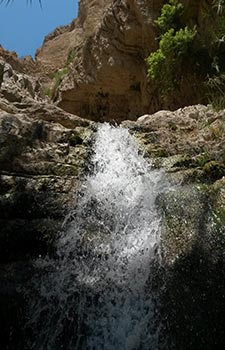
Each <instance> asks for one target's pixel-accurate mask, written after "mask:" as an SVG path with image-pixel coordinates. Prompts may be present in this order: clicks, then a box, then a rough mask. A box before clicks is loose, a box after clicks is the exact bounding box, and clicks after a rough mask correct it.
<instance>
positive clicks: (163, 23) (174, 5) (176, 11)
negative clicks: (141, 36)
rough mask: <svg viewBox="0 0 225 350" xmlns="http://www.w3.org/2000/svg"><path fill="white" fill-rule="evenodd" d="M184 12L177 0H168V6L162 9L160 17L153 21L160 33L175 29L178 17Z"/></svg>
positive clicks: (177, 24)
mask: <svg viewBox="0 0 225 350" xmlns="http://www.w3.org/2000/svg"><path fill="white" fill-rule="evenodd" d="M183 11H184V6H183V5H182V4H181V3H179V2H178V1H177V0H170V1H169V3H168V4H165V5H164V6H163V7H162V10H161V15H160V16H159V17H158V18H157V20H156V21H155V23H156V25H157V27H158V28H159V29H160V31H161V32H162V33H165V32H167V31H168V30H169V29H170V28H174V29H177V26H179V17H180V16H181V14H182V13H183Z"/></svg>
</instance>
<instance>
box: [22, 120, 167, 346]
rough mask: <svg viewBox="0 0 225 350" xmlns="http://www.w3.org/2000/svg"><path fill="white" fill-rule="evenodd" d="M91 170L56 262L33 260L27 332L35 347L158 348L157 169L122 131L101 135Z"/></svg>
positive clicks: (108, 129)
mask: <svg viewBox="0 0 225 350" xmlns="http://www.w3.org/2000/svg"><path fill="white" fill-rule="evenodd" d="M92 162H93V171H92V174H91V175H89V176H88V177H87V178H86V181H85V183H84V185H83V188H82V189H81V191H80V193H79V199H78V202H77V204H76V207H75V208H74V209H73V210H72V211H71V214H70V216H69V219H68V222H67V229H66V232H65V233H62V234H61V235H60V237H59V239H58V242H57V254H56V257H55V258H54V259H52V258H45V259H39V260H37V261H36V262H35V265H36V268H37V276H34V278H33V281H32V286H31V288H32V290H33V296H32V298H31V297H30V301H29V304H30V305H29V315H28V319H29V321H28V323H27V329H28V330H30V333H31V336H30V339H29V342H28V348H29V349H35V350H57V349H66V350H76V349H79V350H157V349H158V341H159V339H158V333H159V327H160V322H158V321H156V318H157V316H156V314H157V311H156V304H157V303H156V298H157V295H156V293H155V292H154V291H153V290H152V272H151V271H152V269H151V265H152V264H153V261H155V260H157V259H159V249H158V246H159V244H158V243H159V238H160V217H159V215H158V213H157V209H156V205H155V200H156V197H157V196H158V194H159V193H160V192H161V191H162V190H163V187H164V183H165V182H164V179H163V173H162V171H160V170H154V169H151V166H150V165H149V164H148V163H147V162H146V160H145V159H144V158H143V157H142V156H141V155H140V154H139V152H138V145H137V142H136V140H135V139H134V138H133V137H132V136H131V135H130V134H129V132H128V130H126V129H124V128H122V127H117V128H115V127H112V126H110V125H108V124H102V125H101V126H99V129H98V131H97V135H96V140H95V145H94V155H93V159H92Z"/></svg>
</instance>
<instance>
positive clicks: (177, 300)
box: [0, 0, 225, 350]
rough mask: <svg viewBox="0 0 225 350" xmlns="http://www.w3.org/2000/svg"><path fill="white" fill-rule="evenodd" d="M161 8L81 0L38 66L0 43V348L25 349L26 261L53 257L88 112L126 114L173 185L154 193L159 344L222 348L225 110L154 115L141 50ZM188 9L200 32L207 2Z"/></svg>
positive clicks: (86, 142) (88, 137)
mask: <svg viewBox="0 0 225 350" xmlns="http://www.w3.org/2000/svg"><path fill="white" fill-rule="evenodd" d="M161 3H162V2H161V1H153V0H150V1H147V0H126V1H118V0H114V1H112V0H108V1H107V0H102V1H100V0H99V1H88V0H81V1H80V5H79V16H78V18H77V19H76V20H74V21H73V22H72V24H71V25H69V26H66V27H62V28H58V29H56V30H55V31H54V32H53V33H52V34H50V35H49V36H48V37H47V38H46V39H45V42H44V45H43V47H42V48H41V49H40V50H39V51H38V52H37V55H36V62H33V61H32V59H31V58H25V59H23V60H18V59H17V57H16V54H14V53H10V52H7V51H5V50H3V49H1V48H0V56H1V59H0V227H1V229H0V239H1V245H0V280H1V284H0V313H1V315H2V316H1V317H0V328H1V330H2V334H3V337H1V339H0V347H1V348H2V349H10V350H14V349H16V350H18V349H23V350H24V349H25V347H24V344H23V340H22V338H23V337H22V336H21V334H22V332H21V328H20V327H22V323H23V321H24V319H23V318H24V310H25V307H26V300H25V298H24V296H23V294H22V293H21V291H20V290H19V289H18V287H20V286H24V285H25V286H26V283H29V279H30V275H32V274H33V273H34V272H35V271H34V267H33V266H31V265H30V261H31V259H32V258H33V257H37V256H38V255H46V254H50V255H51V256H54V240H55V239H56V237H57V232H58V231H59V230H62V223H63V221H64V219H65V215H66V214H67V212H68V210H69V208H70V207H71V205H74V202H75V201H76V193H77V190H79V188H80V186H81V183H82V179H83V178H84V174H85V172H86V170H87V168H88V167H89V159H90V157H89V156H90V153H91V152H92V149H91V145H92V139H93V137H94V133H95V130H96V123H95V122H94V121H90V120H89V119H93V120H98V121H104V120H106V121H107V120H110V121H112V120H113V121H122V120H126V119H130V120H129V121H128V120H126V121H123V125H124V126H125V127H127V128H129V130H130V132H131V133H132V134H134V136H135V137H136V138H138V140H139V142H140V151H141V152H143V153H144V156H145V157H146V158H147V159H148V158H149V159H151V160H150V162H151V164H152V166H154V167H163V168H164V169H165V172H166V173H167V177H168V179H169V182H170V184H171V188H170V189H169V190H168V192H167V193H165V194H163V195H161V196H159V198H157V206H158V209H159V211H160V212H161V214H162V241H161V253H162V265H161V266H160V267H157V268H159V273H158V274H157V281H154V279H153V280H152V281H150V282H149V283H152V284H153V285H154V283H155V285H160V283H161V286H163V288H162V289H161V292H160V295H159V298H160V302H162V303H161V305H160V306H159V312H160V313H161V315H163V322H162V329H161V332H162V333H161V337H162V339H164V336H165V339H166V336H168V335H169V342H168V344H167V346H166V347H164V349H165V348H166V349H174V348H176V349H182V350H183V349H187V350H189V349H204V350H205V349H214V348H216V346H217V345H218V344H219V345H218V348H219V346H220V348H222V345H223V344H224V339H225V336H224V312H223V311H224V288H225V286H224V281H225V279H224V271H225V268H224V266H225V259H224V237H225V231H224V228H225V210H224V208H225V197H224V185H225V184H224V178H225V153H224V139H225V127H224V125H225V110H221V111H220V112H215V111H214V110H213V109H212V108H211V107H210V106H204V105H199V104H198V105H195V106H189V107H184V108H179V109H177V110H175V111H169V110H166V109H164V110H161V111H158V109H159V107H160V106H161V102H160V98H159V95H157V94H156V90H155V87H153V86H150V85H149V84H148V82H147V79H146V67H145V57H146V56H147V55H148V54H149V52H151V50H153V49H154V48H155V45H156V42H155V40H154V39H155V34H156V33H155V28H154V26H153V21H154V19H155V18H156V17H157V16H158V13H159V10H160V7H161ZM188 4H189V5H190V9H192V10H191V11H192V17H191V18H192V20H193V21H194V22H195V21H196V20H197V21H199V22H200V23H201V28H203V27H204V25H205V22H204V18H203V17H202V16H200V15H199V16H197V17H196V14H199V13H202V7H200V6H197V5H196V2H194V1H188ZM203 4H204V6H208V5H207V1H203V2H201V6H203ZM199 11H200V12H199ZM196 18H197V19H196ZM28 72H29V73H30V74H27V73H28ZM58 73H60V75H59V77H60V79H58V80H57V79H56V75H55V74H58ZM61 73H62V74H61ZM49 74H51V76H52V77H54V78H51V77H49ZM52 74H53V75H52ZM51 79H55V81H54V84H53V85H54V93H53V94H52V99H54V102H55V104H54V103H50V101H49V99H48V98H47V97H46V96H44V94H43V92H44V88H43V86H42V83H43V81H44V84H45V87H47V86H48V84H50V87H52V85H51V84H52V82H51ZM192 87H193V85H192V83H190V85H186V86H185V88H184V90H183V91H181V93H180V95H179V96H177V100H174V101H171V106H172V107H175V106H176V105H177V104H178V105H180V104H183V103H184V104H187V101H188V102H190V103H191V102H194V101H195V98H196V100H199V99H198V95H197V94H196V96H195V97H193V96H192V94H191V92H190V91H192V92H193V93H195V90H194V89H192ZM188 91H189V92H190V93H188V94H187V96H186V95H185V92H188ZM154 92H155V93H154ZM181 96H183V97H182V98H181ZM181 101H182V103H181ZM56 105H58V106H56ZM60 107H61V108H60ZM156 110H157V112H156V113H153V112H155V111H156ZM142 114H143V115H142ZM78 115H79V116H78ZM141 115H142V116H141ZM81 117H84V118H85V119H83V118H81ZM137 117H139V118H138V119H137ZM135 119H137V120H136V121H134V120H135ZM162 275H163V277H162ZM153 287H154V286H153ZM208 306H209V308H210V310H208ZM221 310H222V311H221ZM12 315H13V316H12ZM18 320H20V323H18ZM174 342H175V345H174ZM162 343H163V341H162ZM174 346H175V347H174ZM162 349H163V346H162Z"/></svg>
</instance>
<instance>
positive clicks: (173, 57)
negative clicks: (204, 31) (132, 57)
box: [147, 27, 197, 93]
mask: <svg viewBox="0 0 225 350" xmlns="http://www.w3.org/2000/svg"><path fill="white" fill-rule="evenodd" d="M196 33H197V31H196V29H195V28H194V29H189V28H188V27H185V28H184V29H182V28H181V29H179V30H178V31H175V30H174V28H170V29H169V30H168V31H167V32H166V33H165V34H163V35H162V37H161V39H160V43H159V49H158V50H157V51H155V52H153V53H151V54H150V56H149V57H148V58H147V64H148V67H149V68H148V77H149V78H150V79H158V81H159V82H160V83H161V91H162V92H164V93H165V92H168V91H170V90H171V89H173V87H175V86H176V83H177V82H178V80H179V79H178V75H177V73H178V72H179V71H180V67H181V65H182V62H183V59H184V58H185V57H186V56H187V53H188V50H189V47H190V44H191V43H192V42H193V40H194V38H195V35H196Z"/></svg>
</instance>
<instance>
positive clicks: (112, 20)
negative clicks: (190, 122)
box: [36, 0, 213, 121]
mask: <svg viewBox="0 0 225 350" xmlns="http://www.w3.org/2000/svg"><path fill="white" fill-rule="evenodd" d="M163 3H164V2H163V1H161V0H160V1H154V0H150V1H147V0H115V1H112V0H97V1H87V0H80V3H79V13H78V17H77V18H76V19H75V20H74V21H73V22H72V23H71V25H69V26H66V27H61V28H57V29H56V30H55V31H54V32H53V33H52V34H50V35H49V36H47V37H46V39H45V41H44V44H43V46H42V48H41V49H39V50H38V51H37V54H36V60H37V65H38V67H39V69H40V70H41V71H43V72H45V73H47V72H54V71H56V70H58V69H60V68H62V67H65V66H67V68H68V74H67V75H65V76H64V77H63V79H61V81H60V83H59V86H57V89H56V93H54V96H53V100H54V102H56V103H57V104H58V105H59V106H60V107H61V108H63V109H64V110H66V111H68V112H70V113H73V114H76V115H79V116H82V117H85V118H88V119H92V120H98V121H102V120H115V121H121V120H126V119H132V120H134V119H135V118H136V117H138V116H140V115H142V114H144V113H153V112H155V111H157V110H160V109H163V108H167V109H177V108H178V107H182V106H185V105H190V104H197V103H199V102H205V100H204V98H203V97H202V93H201V89H199V84H198V83H197V80H198V78H197V77H193V75H192V74H191V72H186V73H184V75H185V74H186V76H185V77H184V79H183V80H182V84H181V86H180V91H176V94H175V93H174V94H171V96H170V98H169V99H167V100H165V99H164V98H163V97H162V96H160V93H159V89H158V88H159V87H157V86H156V85H157V83H156V82H154V83H150V82H149V81H148V79H147V67H146V61H145V59H146V57H148V55H149V54H150V53H151V52H152V51H154V50H155V49H157V40H156V37H157V35H158V33H157V32H156V28H155V25H154V20H155V19H156V18H157V17H158V15H159V13H160V10H161V7H162V5H163ZM184 5H185V8H186V10H185V16H186V17H187V18H186V23H187V24H188V25H190V27H193V26H194V25H195V24H198V28H199V32H200V33H201V35H202V36H203V37H204V32H205V27H206V26H211V27H213V20H210V18H208V17H210V16H208V17H207V16H205V15H204V14H205V13H208V12H209V13H210V10H209V8H210V6H211V4H210V2H207V1H201V2H199V3H198V4H196V1H193V0H186V1H184ZM206 17H207V18H208V19H207V18H206ZM205 40H206V42H207V40H208V39H207V38H205Z"/></svg>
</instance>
